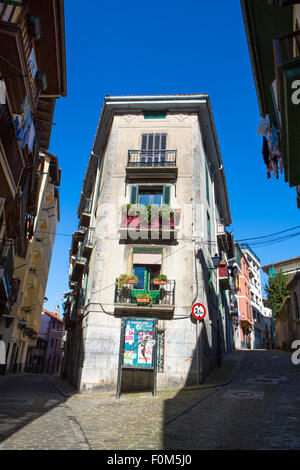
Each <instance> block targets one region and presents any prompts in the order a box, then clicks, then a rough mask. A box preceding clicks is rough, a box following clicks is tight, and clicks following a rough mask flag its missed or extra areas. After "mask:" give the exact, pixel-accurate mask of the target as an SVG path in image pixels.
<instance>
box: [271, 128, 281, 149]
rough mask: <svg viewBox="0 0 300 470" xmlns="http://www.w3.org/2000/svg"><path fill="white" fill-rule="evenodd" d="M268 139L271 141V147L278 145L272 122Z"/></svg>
mask: <svg viewBox="0 0 300 470" xmlns="http://www.w3.org/2000/svg"><path fill="white" fill-rule="evenodd" d="M270 140H271V142H272V145H273V147H278V145H279V141H278V134H277V131H276V128H275V126H274V124H272V129H271V135H270Z"/></svg>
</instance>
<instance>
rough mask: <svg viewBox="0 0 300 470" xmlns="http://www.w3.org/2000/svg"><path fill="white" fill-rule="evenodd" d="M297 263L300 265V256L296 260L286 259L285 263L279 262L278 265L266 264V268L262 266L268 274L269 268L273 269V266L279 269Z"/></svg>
mask: <svg viewBox="0 0 300 470" xmlns="http://www.w3.org/2000/svg"><path fill="white" fill-rule="evenodd" d="M297 262H299V263H300V256H296V257H295V258H289V259H285V260H283V261H277V263H271V264H266V265H265V266H262V270H263V271H264V272H266V273H268V270H269V268H271V267H272V266H274V267H276V266H277V267H279V266H283V265H289V264H293V263H297Z"/></svg>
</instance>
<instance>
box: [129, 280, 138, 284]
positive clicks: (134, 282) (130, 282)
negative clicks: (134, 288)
mask: <svg viewBox="0 0 300 470" xmlns="http://www.w3.org/2000/svg"><path fill="white" fill-rule="evenodd" d="M126 283H127V284H136V283H137V281H136V280H135V279H128V280H127V281H126Z"/></svg>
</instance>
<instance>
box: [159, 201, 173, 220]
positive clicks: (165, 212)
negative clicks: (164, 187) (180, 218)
mask: <svg viewBox="0 0 300 470" xmlns="http://www.w3.org/2000/svg"><path fill="white" fill-rule="evenodd" d="M159 217H160V219H161V222H162V224H163V225H169V224H170V222H171V221H172V220H174V210H173V209H171V207H170V206H168V205H166V204H163V205H162V206H160V210H159Z"/></svg>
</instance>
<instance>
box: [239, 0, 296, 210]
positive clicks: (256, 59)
mask: <svg viewBox="0 0 300 470" xmlns="http://www.w3.org/2000/svg"><path fill="white" fill-rule="evenodd" d="M241 6H242V12H243V17H244V23H245V30H246V36H247V42H248V47H249V54H250V59H251V64H252V70H253V76H254V82H255V86H256V92H257V99H258V105H259V110H260V119H258V128H257V133H258V134H261V135H260V137H261V140H262V154H263V157H261V158H263V161H264V163H265V165H266V178H271V177H274V178H279V177H280V176H281V174H282V178H284V181H286V182H288V183H289V186H291V187H295V188H296V199H297V207H298V208H299V209H300V140H299V123H300V26H299V25H300V4H299V1H296V0H294V1H291V0H288V1H284V0H270V1H262V0H241Z"/></svg>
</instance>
